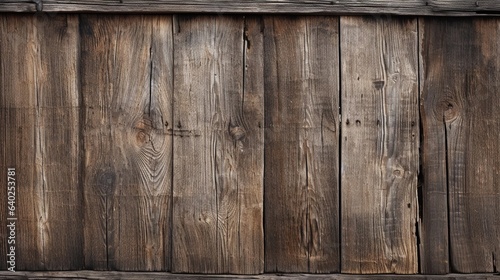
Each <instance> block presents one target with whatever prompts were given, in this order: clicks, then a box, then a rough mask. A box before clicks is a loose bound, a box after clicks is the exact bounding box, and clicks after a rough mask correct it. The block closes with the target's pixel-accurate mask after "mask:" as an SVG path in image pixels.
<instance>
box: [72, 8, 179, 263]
mask: <svg viewBox="0 0 500 280" xmlns="http://www.w3.org/2000/svg"><path fill="white" fill-rule="evenodd" d="M80 29H81V33H82V34H81V36H82V38H81V40H82V62H81V63H82V95H83V104H84V108H83V109H84V110H85V123H84V127H83V129H84V130H83V137H84V145H85V159H84V160H85V168H86V170H85V177H84V194H85V195H84V197H85V224H86V226H85V264H86V266H87V267H88V268H91V269H117V270H148V271H158V270H165V269H166V268H167V267H166V266H167V265H168V263H169V260H168V259H167V258H168V256H169V250H168V248H169V246H170V245H169V239H170V231H169V229H170V226H169V221H170V219H169V217H170V195H171V186H170V184H171V181H170V178H171V150H172V148H171V137H170V136H169V135H168V129H169V127H170V126H171V96H172V86H171V85H172V79H171V75H172V69H171V65H172V60H171V58H172V56H171V53H172V42H171V37H172V36H171V30H172V26H171V17H169V16H166V17H147V18H145V17H139V16H128V17H119V16H112V17H104V18H103V17H99V16H83V17H82V20H81V28H80Z"/></svg>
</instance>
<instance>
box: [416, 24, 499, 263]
mask: <svg viewBox="0 0 500 280" xmlns="http://www.w3.org/2000/svg"><path fill="white" fill-rule="evenodd" d="M423 25H424V28H423V33H422V46H423V48H422V65H423V67H422V82H423V83H422V85H423V86H422V98H423V99H424V100H425V102H424V108H423V109H424V110H423V112H424V117H425V120H426V122H425V126H424V131H429V132H433V134H434V135H435V136H432V137H429V138H424V144H425V147H430V148H429V149H428V150H424V153H425V157H426V158H431V157H434V156H435V155H434V154H430V153H432V152H433V151H435V150H439V151H440V154H443V153H444V157H445V158H442V159H441V161H440V162H439V165H437V164H435V163H434V162H433V161H430V162H426V161H424V165H425V167H426V168H425V169H426V170H428V169H431V168H432V169H435V170H438V171H439V172H440V173H444V174H445V176H446V177H447V185H443V184H441V185H439V187H440V189H441V190H442V192H446V191H447V192H448V209H449V236H450V237H449V238H450V266H451V270H452V271H456V272H463V273H471V272H497V271H498V267H500V204H499V201H500V188H499V187H498V186H499V184H500V148H499V145H498V143H500V121H499V120H500V101H499V99H498V97H497V93H498V92H499V91H500V75H499V74H498V71H499V70H500V59H499V58H498V55H497V50H498V49H499V48H500V40H499V38H500V25H499V22H498V21H497V20H494V19H487V20H486V19H485V20H483V19H475V20H468V21H464V20H458V19H446V20H437V19H424V20H423ZM437 137H440V138H439V139H438V138H437ZM428 164H432V165H431V166H427V165H428ZM441 182H442V183H445V182H444V180H441ZM429 195H438V194H429ZM439 196H442V195H439ZM442 204H445V203H442ZM424 209H425V208H424Z"/></svg>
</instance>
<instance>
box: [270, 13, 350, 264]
mask: <svg viewBox="0 0 500 280" xmlns="http://www.w3.org/2000/svg"><path fill="white" fill-rule="evenodd" d="M264 23H265V29H264V30H265V52H264V53H265V63H266V64H265V69H266V70H265V78H264V80H265V97H266V116H265V117H266V122H265V128H266V147H265V176H264V180H265V229H266V232H265V237H266V239H265V241H266V246H265V248H266V271H269V272H275V271H284V272H321V273H327V272H335V271H339V269H340V268H339V265H340V259H339V242H340V241H339V228H338V225H339V209H338V208H339V205H338V200H339V197H338V191H339V190H338V136H339V133H338V131H339V130H338V123H339V121H338V116H339V111H338V108H339V104H338V91H339V88H338V87H339V86H338V79H339V74H338V63H339V61H338V18H336V17H315V18H313V17H300V18H292V17H271V16H270V17H266V18H265V20H264Z"/></svg>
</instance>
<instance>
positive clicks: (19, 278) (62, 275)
mask: <svg viewBox="0 0 500 280" xmlns="http://www.w3.org/2000/svg"><path fill="white" fill-rule="evenodd" d="M499 278H500V277H499V276H498V275H494V274H448V275H390V274H381V275H347V274H279V275H276V274H263V275H207V274H203V275H200V274H171V273H164V272H120V271H88V270H87V271H45V272H40V271H37V272H25V271H22V272H17V273H8V272H5V271H0V279H6V280H7V279H8V280H28V279H33V280H40V279H89V280H100V279H123V280H137V279H149V280H161V279H166V280H183V279H186V280H195V279H200V280H202V279H213V280H225V279H255V280H285V279H292V280H308V279H309V280H316V279H325V280H326V279H329V280H441V279H442V280H444V279H449V280H462V279H463V280H497V279H499Z"/></svg>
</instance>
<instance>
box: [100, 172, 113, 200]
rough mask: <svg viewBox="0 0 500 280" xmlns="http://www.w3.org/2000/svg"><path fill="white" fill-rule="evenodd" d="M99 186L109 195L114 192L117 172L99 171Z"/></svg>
mask: <svg viewBox="0 0 500 280" xmlns="http://www.w3.org/2000/svg"><path fill="white" fill-rule="evenodd" d="M96 177H97V178H96V179H97V180H96V181H97V186H98V188H99V189H100V191H101V192H102V193H103V194H104V195H109V194H111V193H112V192H113V189H114V186H115V182H116V174H115V172H114V171H112V170H101V171H99V172H98V173H97V176H96Z"/></svg>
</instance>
